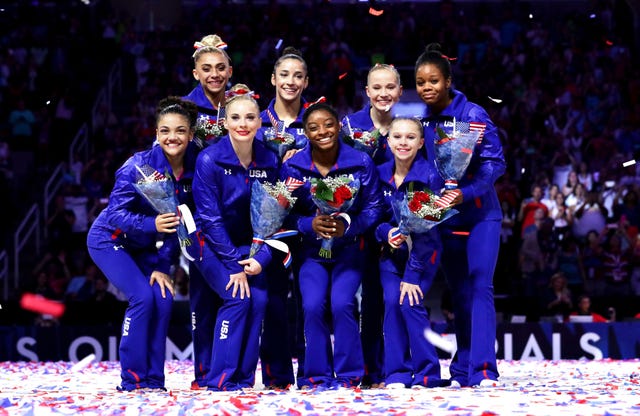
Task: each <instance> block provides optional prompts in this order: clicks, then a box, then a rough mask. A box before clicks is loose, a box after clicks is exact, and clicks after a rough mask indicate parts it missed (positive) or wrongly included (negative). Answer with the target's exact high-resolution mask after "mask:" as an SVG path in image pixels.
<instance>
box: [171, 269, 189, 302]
mask: <svg viewBox="0 0 640 416" xmlns="http://www.w3.org/2000/svg"><path fill="white" fill-rule="evenodd" d="M173 287H174V288H175V290H176V294H175V296H174V297H173V300H189V274H188V273H187V272H186V270H185V269H184V268H183V267H182V266H180V265H179V264H177V265H175V266H174V272H173Z"/></svg>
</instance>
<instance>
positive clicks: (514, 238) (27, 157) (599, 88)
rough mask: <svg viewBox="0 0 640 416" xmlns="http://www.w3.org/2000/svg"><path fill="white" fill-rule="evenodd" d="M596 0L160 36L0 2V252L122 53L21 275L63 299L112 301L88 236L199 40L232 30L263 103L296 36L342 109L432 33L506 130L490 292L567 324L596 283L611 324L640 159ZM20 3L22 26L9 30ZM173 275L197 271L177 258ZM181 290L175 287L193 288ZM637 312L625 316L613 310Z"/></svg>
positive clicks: (202, 15)
mask: <svg viewBox="0 0 640 416" xmlns="http://www.w3.org/2000/svg"><path fill="white" fill-rule="evenodd" d="M478 3H481V2H478ZM592 3H593V4H592V5H591V7H592V9H590V10H589V11H586V10H582V11H580V12H578V13H572V12H569V11H567V13H566V14H561V15H555V16H554V17H553V19H541V18H538V17H537V16H538V14H544V13H546V14H549V15H550V14H551V11H550V10H547V9H543V10H535V9H534V8H535V6H531V7H532V10H523V9H521V8H516V9H515V11H514V10H510V9H509V8H505V10H503V11H501V13H498V14H496V13H493V10H491V6H486V5H485V6H483V5H480V4H476V5H470V6H467V9H463V8H462V7H461V6H459V5H456V4H454V3H452V2H442V3H441V4H439V5H438V6H437V7H436V6H435V5H430V6H422V5H420V4H402V5H401V6H400V7H393V6H388V7H387V8H386V9H385V10H384V13H383V14H382V15H381V16H375V15H373V14H370V13H369V11H368V8H365V7H359V6H358V5H340V6H337V5H336V6H333V5H329V4H326V3H322V4H318V5H313V6H312V5H304V6H303V5H300V4H297V5H295V6H292V5H286V6H285V5H280V6H278V5H277V4H276V2H274V3H273V4H272V5H270V6H263V7H261V6H255V7H252V8H249V9H244V8H243V9H242V10H243V12H242V13H239V12H238V10H236V9H235V7H242V6H231V5H229V6H216V7H211V8H208V9H200V10H185V11H184V13H185V16H183V19H182V20H183V22H185V23H182V24H179V25H176V26H175V27H173V28H171V29H166V30H157V31H154V32H145V31H136V30H135V22H133V21H132V20H131V19H127V18H122V16H118V15H117V14H116V13H114V12H113V11H111V10H109V9H108V7H106V6H104V5H102V6H100V7H99V8H98V6H95V8H94V9H93V10H92V9H90V8H84V6H83V5H82V4H78V5H76V6H66V7H65V8H64V13H62V14H61V18H59V19H56V20H55V21H56V22H58V23H57V24H56V25H53V26H51V25H50V22H51V21H52V20H49V19H43V20H41V18H39V17H37V16H39V15H38V14H37V13H34V7H37V6H29V7H27V6H20V7H18V6H15V8H9V9H7V10H6V11H4V12H2V13H3V14H4V16H3V14H0V19H2V22H3V24H4V23H7V24H6V25H5V29H7V30H6V32H5V33H4V34H3V36H2V37H1V38H0V44H1V45H2V48H0V51H2V52H0V102H2V110H3V111H2V114H3V116H2V119H1V120H0V167H1V170H0V172H1V173H2V175H1V177H0V191H1V192H3V193H4V194H5V195H7V194H9V195H14V196H16V197H14V198H12V199H11V201H10V205H9V208H10V209H9V211H5V212H10V214H11V215H10V217H11V220H10V221H5V222H4V224H3V226H2V229H1V231H2V235H3V243H4V248H6V249H10V246H9V241H11V240H10V239H9V238H8V236H9V235H10V234H11V233H12V232H13V228H14V227H15V225H16V224H17V222H19V220H20V218H19V213H20V212H21V209H22V208H24V207H23V206H22V205H21V204H23V203H25V201H36V200H41V196H40V194H39V192H41V188H39V187H40V186H41V185H42V182H43V180H42V179H43V178H44V180H46V178H47V173H49V172H51V170H52V169H53V168H54V167H55V166H56V165H57V163H60V162H68V160H66V153H67V150H66V149H67V148H68V144H69V141H70V139H71V138H72V137H73V135H74V134H75V129H76V128H77V127H78V125H79V123H80V122H81V121H82V120H85V119H87V118H88V117H89V114H88V113H86V112H85V110H84V109H85V108H87V107H90V105H91V104H92V102H91V99H92V97H94V94H95V91H97V89H98V88H99V87H100V83H101V82H104V80H105V74H106V73H107V71H108V68H109V67H110V65H111V64H113V62H115V60H116V59H122V63H123V67H124V72H123V74H124V75H123V76H124V78H125V79H124V88H123V91H122V92H121V94H120V96H119V97H115V101H116V103H115V104H117V106H115V107H114V108H112V109H109V108H104V111H103V112H102V113H101V116H102V119H101V120H98V121H97V125H99V126H102V128H100V129H98V133H97V134H96V135H95V136H94V137H92V138H91V143H92V149H93V152H92V155H91V157H90V158H89V160H87V161H82V162H78V161H76V163H74V164H73V165H68V166H67V172H68V175H67V180H66V183H65V186H64V187H63V189H62V190H61V191H60V193H59V195H58V197H57V198H56V200H55V202H54V205H53V206H52V207H51V209H50V213H51V214H50V217H49V218H46V224H47V227H48V231H49V243H50V244H49V249H48V252H47V254H46V255H45V256H44V257H43V258H42V261H41V262H40V263H39V264H38V265H37V266H36V267H34V268H33V271H32V273H31V274H30V275H25V276H24V289H25V290H30V291H34V292H37V293H40V294H43V295H45V296H47V297H49V298H52V299H58V300H66V301H91V300H93V301H98V300H100V301H112V302H115V301H116V299H117V295H118V294H117V293H116V294H111V293H110V292H108V291H106V285H107V281H106V279H105V278H104V276H102V275H101V274H100V272H99V271H98V270H97V269H96V267H95V265H93V264H92V262H91V260H90V259H89V257H88V256H87V253H86V247H85V239H86V232H87V230H88V229H89V227H90V225H91V223H92V221H93V219H95V217H96V216H97V214H98V213H99V212H100V210H101V209H102V208H103V207H104V204H105V198H107V197H108V195H109V193H110V191H111V189H112V186H113V183H112V181H113V178H114V176H115V169H117V167H119V166H120V165H121V164H122V162H123V161H124V160H125V159H126V158H127V157H128V156H129V155H131V154H132V153H133V152H135V151H139V150H142V149H144V148H148V147H149V146H150V144H151V142H152V141H153V138H154V135H155V131H154V128H155V121H154V118H153V114H154V110H155V106H156V103H157V101H158V99H159V98H161V97H165V96H167V95H171V94H174V95H175V94H178V95H181V94H183V93H184V92H186V91H189V90H190V89H191V88H192V86H193V85H194V80H193V77H192V76H191V69H192V67H191V61H190V54H187V53H185V51H188V50H189V44H190V43H192V42H193V40H194V39H199V38H200V37H201V36H203V35H204V34H207V33H214V32H216V33H219V34H221V36H222V37H223V38H224V39H225V41H226V42H227V43H228V45H229V46H228V49H227V51H228V53H229V55H230V57H231V60H232V64H233V79H234V80H235V81H236V82H242V83H245V84H247V85H250V86H251V87H252V89H253V90H255V91H256V92H257V93H259V94H261V97H260V99H259V103H260V105H261V108H264V106H266V104H267V103H268V102H269V100H270V99H271V98H272V97H270V96H268V94H269V92H271V91H272V90H273V88H272V86H271V85H270V83H269V80H270V74H271V70H272V65H273V62H274V60H275V59H276V57H277V56H278V54H279V50H278V48H279V47H280V46H279V45H281V44H284V45H294V46H296V47H297V48H299V49H300V50H301V51H302V53H303V55H304V56H305V59H306V60H307V64H308V68H309V79H310V85H309V88H308V89H307V90H306V91H305V95H306V96H307V97H308V98H309V99H316V98H317V97H320V96H326V97H327V99H328V101H329V102H330V103H332V105H333V106H334V107H335V108H336V109H337V110H338V111H339V112H340V115H341V116H342V115H344V114H347V113H350V112H353V111H355V110H357V109H359V108H360V107H361V106H362V105H363V104H364V102H365V101H364V99H363V97H362V96H361V94H360V93H359V91H364V88H363V84H364V82H365V74H366V70H367V69H368V68H369V67H370V66H371V65H372V64H373V63H375V62H385V63H389V64H393V65H395V66H396V67H398V68H403V67H409V68H413V64H414V62H415V58H416V57H417V56H418V55H419V53H420V51H421V50H422V49H423V48H424V44H425V43H428V42H429V41H438V42H440V43H441V44H442V45H443V46H444V47H445V49H446V50H448V51H449V53H450V55H451V56H452V57H456V58H457V60H456V61H454V62H453V68H454V73H455V79H456V86H457V87H459V88H461V89H464V90H465V91H466V93H467V95H468V96H469V99H470V100H473V101H475V102H478V103H480V104H482V105H483V106H484V107H485V108H486V109H487V111H488V112H489V113H490V116H491V118H492V119H493V121H494V122H495V124H496V125H497V126H498V127H499V128H500V133H501V139H502V144H503V147H504V152H505V159H506V161H507V163H508V170H507V173H505V175H504V176H503V177H502V178H501V179H500V180H499V181H498V184H497V185H496V188H497V191H498V194H499V197H500V200H501V203H502V207H503V214H504V219H503V228H502V246H501V252H500V260H499V262H498V269H497V271H496V275H495V278H494V283H495V289H496V292H497V293H499V294H505V295H509V296H512V297H514V298H520V299H522V298H529V299H535V301H532V302H530V303H529V304H527V307H528V308H530V310H529V311H526V313H525V314H527V315H530V316H533V317H535V318H538V317H540V316H556V315H561V316H562V317H563V319H564V318H567V319H568V317H569V315H570V314H571V313H572V312H574V311H577V305H578V304H579V303H584V302H582V301H581V302H579V297H581V296H583V295H584V296H587V299H589V297H590V299H591V300H592V301H594V305H595V304H596V303H597V307H598V308H600V309H599V310H598V312H600V313H601V314H602V315H605V316H607V318H606V319H616V318H615V315H611V314H610V313H609V311H608V308H609V307H614V308H616V307H618V306H619V304H618V302H620V299H624V298H627V297H632V296H636V297H637V296H640V234H639V229H640V202H639V197H640V169H637V164H633V163H631V162H630V161H633V160H634V158H636V157H638V160H640V154H638V152H640V73H639V72H640V71H639V69H638V65H637V62H638V56H634V55H633V50H634V49H633V46H632V45H633V44H632V36H631V33H630V32H629V31H625V29H624V28H625V26H624V25H622V24H621V21H620V20H616V19H621V18H622V16H623V15H624V10H622V11H621V10H619V4H618V2H613V1H604V0H603V1H598V2H592ZM21 7H24V8H21ZM50 7H53V8H54V9H55V10H56V11H59V9H60V7H61V6H57V5H56V6H50ZM337 7H340V8H342V9H343V10H342V12H341V13H336V9H335V8H337ZM423 7H431V8H432V10H434V9H433V8H434V7H435V10H436V11H437V13H435V14H434V13H429V14H427V13H424V11H423ZM103 8H104V10H103ZM292 9H294V10H292ZM246 10H248V11H246ZM465 10H466V13H462V11H465ZM470 11H472V12H473V13H470ZM8 13H11V14H12V16H11V17H16V18H18V17H19V19H15V22H20V27H17V26H15V25H16V23H15V22H14V23H13V25H14V27H12V26H11V25H9V24H8V22H12V21H13V20H14V19H12V18H8V16H7V14H8ZM529 13H531V15H532V17H533V18H530V16H529ZM590 13H593V14H594V17H590V16H589V15H590ZM627 13H629V11H627ZM422 16H424V19H423V18H422ZM25 19H28V20H27V22H28V23H27V24H25ZM309 21H313V22H314V24H313V25H309V24H308V22H309ZM425 21H428V23H426V22H425ZM187 22H188V24H187ZM27 26H28V27H30V29H31V30H26V27H27ZM621 27H622V29H621ZM616 28H617V30H616ZM12 29H15V30H12ZM80 34H81V35H80ZM282 40H284V41H282ZM362 70H365V72H361V71H362ZM411 71H412V69H411ZM401 73H402V74H403V82H404V87H405V89H406V90H410V89H413V87H414V85H413V74H412V72H411V73H408V74H406V76H405V73H404V72H402V71H401ZM416 115H418V114H416ZM94 122H96V121H95V120H94ZM34 173H36V174H35V175H34ZM175 275H176V276H180V277H181V278H184V277H185V276H184V267H182V266H181V265H180V264H177V265H176V266H175ZM176 280H177V281H178V279H176ZM181 281H182V282H184V281H185V279H182V280H181ZM186 287H187V286H186V284H183V285H182V288H183V290H182V291H181V290H180V289H178V292H179V293H181V295H182V297H183V298H185V297H188V293H187V292H186V291H185V290H184V288H186ZM178 288H180V285H179V284H178ZM542 293H544V295H542V296H541V295H540V294H542ZM580 299H581V300H582V299H583V298H580ZM597 299H606V301H602V302H597ZM532 310H535V312H531V311H532ZM625 312H627V311H625ZM637 312H638V311H632V310H629V311H628V313H627V314H626V315H625V314H622V313H621V311H620V310H619V311H618V316H617V318H618V319H621V318H625V317H632V316H633V315H634V314H635V313H637Z"/></svg>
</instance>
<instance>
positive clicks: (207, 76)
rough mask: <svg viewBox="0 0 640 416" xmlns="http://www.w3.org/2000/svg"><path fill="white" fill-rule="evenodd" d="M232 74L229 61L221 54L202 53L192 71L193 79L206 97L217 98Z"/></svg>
mask: <svg viewBox="0 0 640 416" xmlns="http://www.w3.org/2000/svg"><path fill="white" fill-rule="evenodd" d="M232 73H233V68H232V67H231V65H230V64H229V60H228V59H227V57H226V56H225V55H224V54H223V53H221V52H207V53H203V54H202V55H200V57H198V61H197V62H196V65H195V68H194V69H193V77H194V78H195V79H196V80H198V81H199V82H200V85H202V88H204V90H205V93H206V94H207V95H208V96H217V95H218V94H220V93H221V92H222V91H224V90H225V88H226V86H227V83H228V82H229V79H230V78H231V74H232ZM214 104H215V105H218V103H214Z"/></svg>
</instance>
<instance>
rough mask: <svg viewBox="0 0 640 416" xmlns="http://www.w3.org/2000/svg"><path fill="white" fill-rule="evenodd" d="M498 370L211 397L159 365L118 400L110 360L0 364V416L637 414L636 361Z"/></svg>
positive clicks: (183, 373) (182, 370) (181, 364)
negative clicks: (438, 380) (489, 383)
mask: <svg viewBox="0 0 640 416" xmlns="http://www.w3.org/2000/svg"><path fill="white" fill-rule="evenodd" d="M84 364H86V361H85V363H84ZM448 364H449V361H447V360H443V361H442V373H443V376H445V377H448V374H449V370H448ZM499 369H500V372H501V374H502V376H501V381H502V383H503V385H502V386H501V387H492V388H462V389H453V388H437V389H429V390H411V389H405V390H382V389H374V390H360V389H356V390H344V391H324V392H314V391H293V390H292V391H279V392H275V391H267V390H264V389H263V388H262V387H263V386H262V385H261V384H260V383H258V385H257V387H256V388H255V389H253V390H250V391H243V392H234V393H212V392H208V391H192V390H190V389H189V383H190V380H191V375H192V363H191V362H190V361H168V362H167V364H166V375H167V383H166V385H167V388H168V391H167V392H130V393H121V392H118V391H116V388H115V387H116V385H118V382H119V364H118V363H117V362H91V363H89V364H88V365H83V363H82V362H81V363H80V364H78V363H75V364H74V363H70V362H46V363H29V362H0V415H33V416H38V415H59V414H68V415H71V414H78V413H81V414H86V415H114V414H119V415H125V416H133V415H249V414H258V415H356V414H371V415H389V414H393V415H482V416H487V415H640V359H634V360H596V361H573V360H564V361H500V362H499Z"/></svg>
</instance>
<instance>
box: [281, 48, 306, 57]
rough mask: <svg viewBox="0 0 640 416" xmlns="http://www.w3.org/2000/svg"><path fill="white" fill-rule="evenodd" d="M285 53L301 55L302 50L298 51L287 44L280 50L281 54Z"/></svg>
mask: <svg viewBox="0 0 640 416" xmlns="http://www.w3.org/2000/svg"><path fill="white" fill-rule="evenodd" d="M285 55H296V56H299V57H302V52H300V51H299V50H298V49H296V48H294V47H293V46H287V47H286V48H284V49H283V50H282V56H285Z"/></svg>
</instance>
